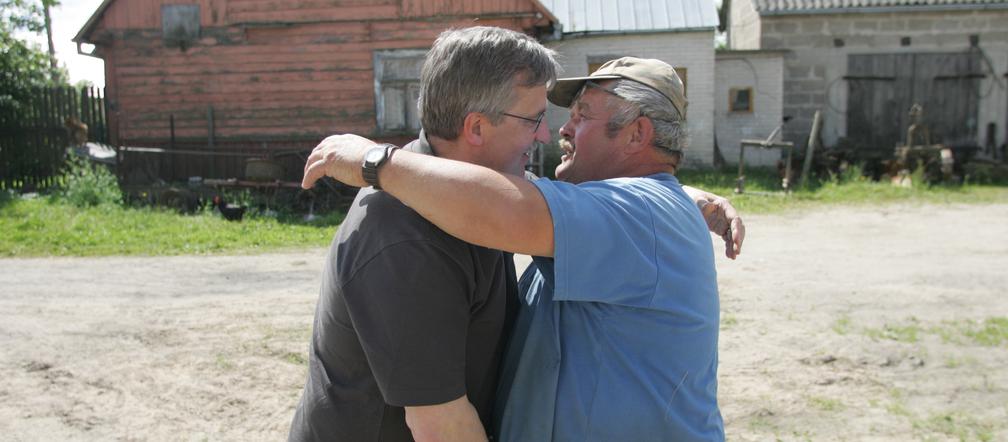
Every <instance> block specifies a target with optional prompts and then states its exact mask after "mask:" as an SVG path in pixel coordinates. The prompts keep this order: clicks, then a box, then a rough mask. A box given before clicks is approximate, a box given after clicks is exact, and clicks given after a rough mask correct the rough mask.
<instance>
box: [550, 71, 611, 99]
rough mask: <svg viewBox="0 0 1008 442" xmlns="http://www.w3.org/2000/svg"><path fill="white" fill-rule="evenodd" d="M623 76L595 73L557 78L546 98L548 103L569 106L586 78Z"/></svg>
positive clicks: (603, 78) (599, 78) (596, 78)
mask: <svg viewBox="0 0 1008 442" xmlns="http://www.w3.org/2000/svg"><path fill="white" fill-rule="evenodd" d="M619 78H623V77H621V76H619V75H595V76H587V77H572V78H561V79H559V80H557V82H556V85H554V86H553V89H551V90H550V91H549V93H548V94H547V95H546V98H548V99H549V101H550V103H553V104H555V105H557V106H560V107H570V105H571V102H573V101H574V96H575V95H577V93H578V91H580V90H581V88H582V87H584V84H585V82H586V81H588V80H616V79H619Z"/></svg>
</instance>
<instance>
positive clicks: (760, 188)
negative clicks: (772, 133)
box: [679, 168, 1008, 218]
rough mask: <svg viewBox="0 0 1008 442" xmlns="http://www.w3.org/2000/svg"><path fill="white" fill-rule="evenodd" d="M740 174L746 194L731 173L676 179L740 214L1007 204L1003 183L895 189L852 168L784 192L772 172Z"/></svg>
mask: <svg viewBox="0 0 1008 442" xmlns="http://www.w3.org/2000/svg"><path fill="white" fill-rule="evenodd" d="M746 172H747V173H746V193H743V194H741V195H735V194H734V193H733V192H734V189H735V174H733V173H726V172H717V171H703V170H700V171H698V170H684V171H682V172H681V173H679V181H680V182H681V183H683V184H688V185H690V186H693V187H698V188H701V189H704V190H706V191H708V192H712V193H716V194H718V195H721V196H724V197H727V198H729V199H730V200H731V202H732V205H734V206H735V208H737V209H739V211H741V212H742V215H743V218H744V216H745V214H746V213H753V214H755V213H780V212H785V211H789V210H802V209H811V208H815V207H820V206H822V205H838V204H843V205H872V204H874V205H886V204H922V203H931V204H935V203H937V204H948V203H967V204H987V203H997V202H1000V203H1008V186H1005V185H1003V184H1002V185H977V184H965V185H934V186H928V185H919V184H918V185H914V186H913V187H898V186H894V185H892V184H889V183H883V182H873V181H871V180H869V179H866V178H862V177H860V176H859V174H860V170H858V169H856V168H855V169H852V171H851V173H849V174H847V175H846V176H841V177H835V178H834V179H832V180H826V181H819V182H815V183H811V184H810V185H808V186H807V188H805V189H798V190H795V191H793V192H791V193H790V194H788V195H785V194H784V193H783V192H781V190H780V178H779V177H778V176H777V174H776V171H771V170H768V169H758V168H754V169H751V170H747V171H746ZM917 182H920V181H919V180H918V181H917Z"/></svg>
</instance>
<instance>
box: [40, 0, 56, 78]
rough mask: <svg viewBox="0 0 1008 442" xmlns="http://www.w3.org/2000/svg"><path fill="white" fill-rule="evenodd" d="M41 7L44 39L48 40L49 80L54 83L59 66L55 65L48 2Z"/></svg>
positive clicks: (54, 49) (54, 50)
mask: <svg viewBox="0 0 1008 442" xmlns="http://www.w3.org/2000/svg"><path fill="white" fill-rule="evenodd" d="M42 7H43V8H44V10H45V29H46V37H47V38H48V40H49V67H50V69H52V73H51V74H50V75H51V79H52V80H53V81H56V80H57V79H58V78H59V66H58V65H57V63H56V47H55V46H54V45H53V38H52V18H51V16H50V15H49V2H45V1H44V2H42Z"/></svg>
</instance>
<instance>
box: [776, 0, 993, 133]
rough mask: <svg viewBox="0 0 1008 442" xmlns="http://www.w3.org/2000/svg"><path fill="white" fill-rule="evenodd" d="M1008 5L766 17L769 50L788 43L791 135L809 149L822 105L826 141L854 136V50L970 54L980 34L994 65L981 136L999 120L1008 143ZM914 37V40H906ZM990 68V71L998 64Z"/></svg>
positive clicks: (986, 86) (983, 94)
mask: <svg viewBox="0 0 1008 442" xmlns="http://www.w3.org/2000/svg"><path fill="white" fill-rule="evenodd" d="M1006 23H1008V10H952V11H940V12H920V11H918V12H911V11H908V12H902V13H889V12H886V13H860V14H815V15H781V16H764V17H762V25H761V33H762V35H761V36H760V46H761V48H762V49H786V50H789V51H790V52H789V54H788V55H787V56H786V57H785V59H784V109H783V113H784V115H792V116H793V117H794V120H792V121H791V122H790V123H789V124H788V125H787V126H786V127H787V130H786V131H785V137H786V138H787V139H789V140H791V141H794V142H796V144H798V145H800V146H801V147H802V148H804V146H805V144H806V142H807V139H808V132H809V130H810V129H811V125H812V117H813V114H814V113H815V110H816V109H822V110H823V117H824V120H823V124H824V126H823V132H822V138H823V142H824V144H825V145H827V146H829V145H832V144H835V143H836V142H837V140H838V139H840V138H842V137H844V136H846V134H847V126H846V108H847V84H846V82H845V81H844V80H843V76H844V75H846V73H847V56H848V55H850V54H893V53H921V52H965V51H967V50H969V48H970V35H976V36H978V37H979V44H978V47H979V48H980V49H981V50H983V53H984V54H985V55H986V57H987V59H988V60H989V61H990V63H991V66H990V67H987V66H986V63H985V73H986V74H987V76H986V78H985V79H983V80H982V81H981V84H980V101H979V109H978V121H977V132H978V133H977V142H978V143H979V144H980V145H981V146H982V145H983V144H984V143H985V142H986V130H987V129H986V128H987V125H988V124H989V123H994V124H996V125H997V131H996V134H997V139H996V143H997V145H1001V144H1002V143H1005V124H1008V121H1006V120H1008V119H1006V112H1008V109H1006V103H1008V84H1006V82H1008V79H1006V78H1005V73H1006V72H1008V25H1006ZM904 38H909V40H910V41H909V45H903V39H904ZM991 68H992V71H993V72H991V70H988V69H991Z"/></svg>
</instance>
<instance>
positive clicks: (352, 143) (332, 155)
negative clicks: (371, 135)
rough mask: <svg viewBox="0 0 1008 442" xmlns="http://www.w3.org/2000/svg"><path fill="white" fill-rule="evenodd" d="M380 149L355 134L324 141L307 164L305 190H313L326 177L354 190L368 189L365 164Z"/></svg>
mask: <svg viewBox="0 0 1008 442" xmlns="http://www.w3.org/2000/svg"><path fill="white" fill-rule="evenodd" d="M377 145H378V144H377V143H375V142H374V141H371V140H369V139H367V138H363V137H359V136H357V135H351V134H346V135H333V136H331V137H329V138H326V139H324V140H322V142H321V143H319V145H318V146H315V149H314V150H312V153H311V155H310V156H309V157H308V160H307V161H305V169H304V179H303V180H302V181H301V187H303V188H305V189H311V188H312V187H314V186H315V182H316V181H318V180H319V179H321V178H322V177H324V176H330V177H333V178H335V179H336V180H338V181H341V182H343V183H345V184H348V185H351V186H357V187H364V186H367V183H366V182H364V178H363V177H361V164H362V163H364V154H366V153H367V151H368V150H369V149H370V148H372V147H375V146H377Z"/></svg>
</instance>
